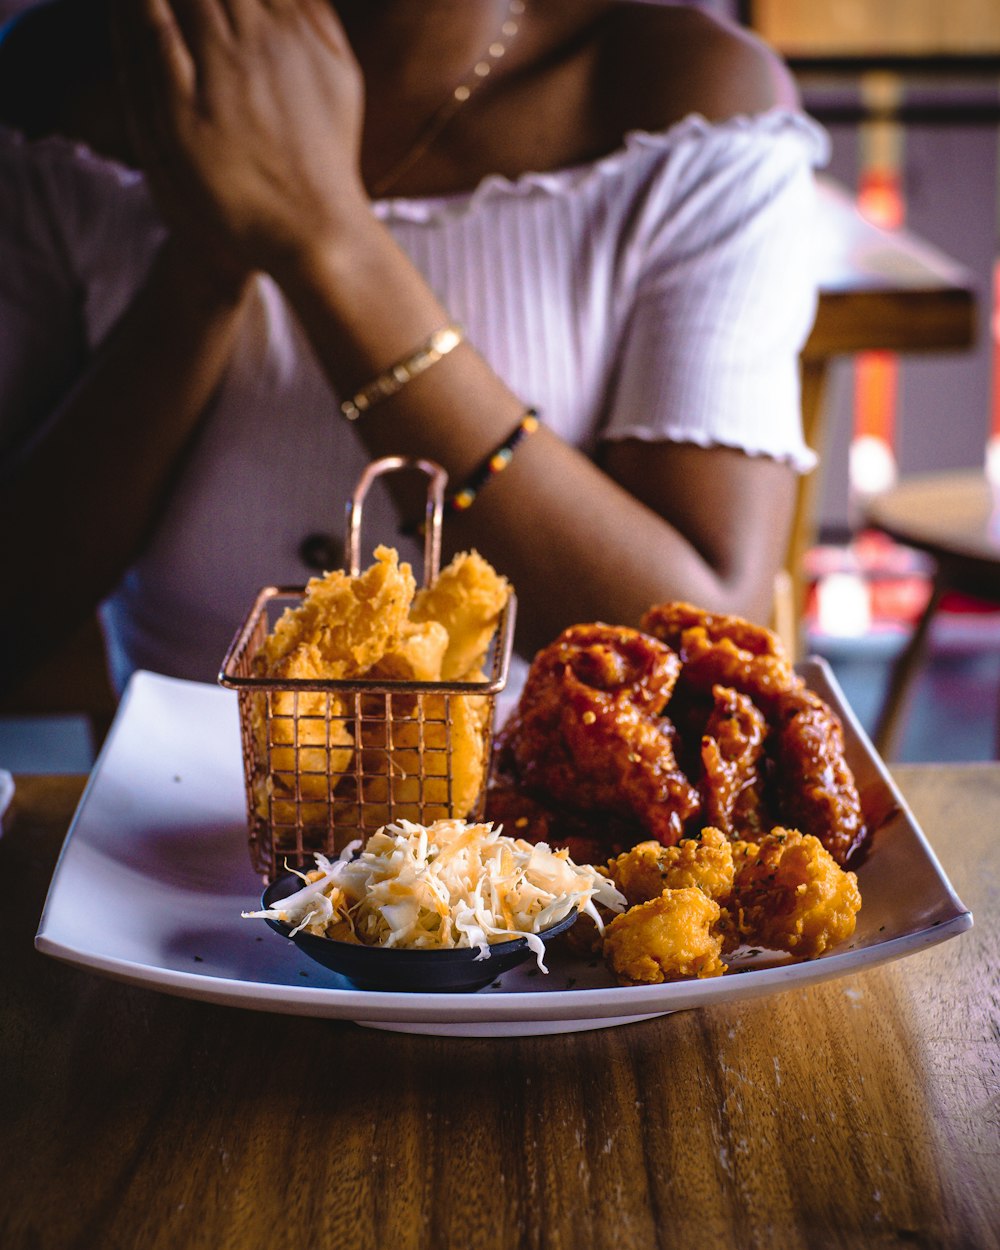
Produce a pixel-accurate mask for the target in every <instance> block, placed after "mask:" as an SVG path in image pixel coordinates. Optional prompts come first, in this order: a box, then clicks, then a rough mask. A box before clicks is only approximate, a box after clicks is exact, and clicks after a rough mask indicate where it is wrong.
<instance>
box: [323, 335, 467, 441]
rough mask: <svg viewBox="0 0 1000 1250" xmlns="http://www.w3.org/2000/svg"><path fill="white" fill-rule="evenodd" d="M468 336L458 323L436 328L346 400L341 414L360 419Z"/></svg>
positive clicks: (353, 419) (341, 406) (350, 419)
mask: <svg viewBox="0 0 1000 1250" xmlns="http://www.w3.org/2000/svg"><path fill="white" fill-rule="evenodd" d="M464 337H465V336H464V334H463V333H462V330H461V327H460V326H457V325H446V326H442V327H441V329H440V330H435V331H434V333H433V334H432V335H431V336H430V338H429V339H428V340H427V341H426V342H425V343H421V345H420V346H419V347H418V348H417V350H416V351H415V352H413V353H411V355H409V356H405V357H404V358H403V359H402V360H397V361H396V363H395V364H394V365H390V366H389V368H388V369H386V371H385V372H384V373H380V374H379V375H378V377H377V378H375V379H374V380H373V381H371V382H369V383H368V385H367V386H363V387H362V388H361V390H360V391H358V392H357V393H356V394H355V395H352V396H351V398H350V399H345V400H344V402H343V403H342V404H341V405H340V411H341V413H342V414H343V415H344V416H345V417H346V418H347V420H348V421H357V419H358V417H360V416H361V415H362V414H363V413H365V412H367V411H368V409H369V408H374V406H375V405H376V404H378V403H381V402H382V400H383V399H388V398H389V396H390V395H395V394H396V392H397V391H401V390H402V389H403V387H404V386H405V385H406V384H407V382H412V381H413V379H414V378H415V377H417V376H418V375H419V374H421V373H423V372H424V371H425V370H426V369H429V368H430V367H431V365H434V364H437V362H438V361H439V360H440V359H441V358H442V357H444V356H447V355H448V353H449V352H450V351H454V349H455V348H456V347H457V346H458V345H459V343H461V342H462V340H463V338H464Z"/></svg>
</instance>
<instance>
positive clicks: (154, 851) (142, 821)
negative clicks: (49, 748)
mask: <svg viewBox="0 0 1000 1250" xmlns="http://www.w3.org/2000/svg"><path fill="white" fill-rule="evenodd" d="M799 671H800V672H801V673H802V674H803V675H804V676H805V678H806V680H807V682H808V684H809V685H810V686H811V687H812V689H814V690H815V691H816V692H817V693H818V694H820V695H821V696H822V697H823V698H825V699H826V700H827V701H828V702H829V703H830V704H831V705H832V706H833V707H834V708H835V709H836V710H837V711H838V713H839V714H840V716H841V717H842V719H843V721H844V729H845V733H846V736H847V741H848V759H849V762H850V764H851V766H852V768H853V769H854V772H855V776H856V778H857V781H858V785H859V788H860V791H861V795H862V802H863V805H864V808H865V814H866V816H867V818H868V821H869V824H870V825H871V826H872V827H873V828H874V829H875V834H874V841H873V844H872V847H871V850H870V852H869V854H868V855H867V856H866V857H865V859H864V861H863V862H862V863H861V865H860V867H859V868H858V869H857V872H858V881H859V885H860V888H861V895H862V899H863V905H862V909H861V912H860V915H859V917H858V927H857V931H856V933H855V935H854V939H853V940H852V941H851V942H850V943H849V944H848V945H846V946H843V947H838V948H835V949H834V950H833V951H832V952H830V953H828V954H826V955H823V956H821V957H820V958H819V959H816V960H812V961H810V962H803V963H794V962H791V961H790V960H787V959H784V960H782V959H771V958H770V957H769V956H763V957H758V959H759V960H760V959H763V960H766V963H765V962H755V961H754V960H753V959H752V958H746V959H744V960H743V961H737V962H736V964H735V965H734V970H733V971H732V972H730V973H729V974H727V975H726V976H722V977H715V978H709V979H706V980H702V981H681V982H674V983H671V984H667V985H647V986H634V987H622V986H617V985H614V984H613V983H612V981H611V979H610V977H609V976H608V974H607V972H606V971H605V969H604V968H603V966H602V965H600V964H599V963H598V962H596V961H592V962H587V961H585V960H583V959H578V958H575V957H573V956H571V955H569V954H568V953H559V954H554V953H553V954H550V955H549V957H548V964H549V973H548V975H542V974H541V973H539V972H538V970H537V968H536V967H535V965H534V963H533V961H529V963H528V964H525V965H523V966H522V967H521V968H519V969H515V970H514V971H513V972H509V973H507V974H506V975H505V976H504V977H503V978H502V980H501V981H499V982H497V983H495V984H494V985H493V986H491V987H489V988H487V989H484V990H480V991H479V992H478V993H475V994H400V993H382V992H374V991H370V990H358V989H355V988H354V987H353V986H352V985H351V984H350V982H348V981H345V980H344V979H343V978H341V977H339V976H338V975H336V974H335V973H332V972H327V971H326V970H325V969H323V968H321V967H320V966H319V965H318V964H315V963H314V962H313V961H311V960H309V959H308V958H307V957H306V956H304V955H302V954H300V953H299V951H298V949H297V948H296V947H295V946H294V944H293V943H291V942H288V941H285V940H284V939H283V938H280V937H279V936H278V935H276V934H275V933H273V932H272V931H271V930H270V929H269V928H268V927H267V926H266V925H265V924H264V923H263V922H262V921H256V920H244V919H242V918H241V916H240V912H241V910H247V909H250V908H253V907H256V906H257V902H258V899H259V896H260V890H261V884H260V881H259V878H258V877H257V876H256V875H255V873H254V872H253V870H252V868H251V866H250V860H249V855H248V851H247V841H246V818H245V806H244V791H243V774H242V762H241V758H240V743H239V725H238V714H237V707H236V695H235V693H233V692H232V691H229V690H223V689H221V688H219V687H216V686H211V685H205V684H202V683H197V682H187V681H178V680H176V679H174V678H169V677H162V676H159V675H156V674H153V673H146V672H140V673H137V674H136V675H135V676H134V677H133V679H132V681H131V682H130V683H129V686H128V689H127V690H126V692H125V695H124V697H123V700H122V704H121V707H120V708H119V711H118V715H117V717H116V719H115V723H114V725H113V726H112V729H111V732H110V734H109V735H108V738H107V741H106V742H105V745H104V749H103V750H102V752H101V755H100V758H99V759H98V761H97V764H96V765H95V767H94V770H93V773H92V774H91V777H90V780H89V782H88V785H87V788H86V790H85V791H84V794H83V797H82V799H81V801H80V805H79V808H78V809H77V812H76V815H75V816H74V819H73V823H72V825H71V826H70V830H69V833H68V834H67V836H66V842H65V844H64V846H63V849H62V853H61V855H60V857H59V862H58V864H57V866H56V870H55V873H54V875H53V878H52V884H51V886H50V888H49V894H48V898H47V900H46V904H45V910H44V912H43V914H42V919H41V924H40V926H39V929H38V933H37V936H36V938H35V945H36V946H37V948H38V949H39V950H40V951H43V952H44V953H45V954H47V955H53V956H55V957H56V958H58V959H62V960H65V961H67V962H69V963H72V964H78V965H80V966H81V967H84V968H88V969H91V970H92V971H95V972H99V973H103V974H105V975H107V976H110V977H115V978H117V979H119V980H122V981H127V982H130V983H132V984H136V985H142V986H146V987H148V988H150V989H155V990H162V991H164V992H166V993H170V994H177V995H180V996H182V997H186V998H198V999H206V1000H209V1001H211V1002H216V1003H226V1004H229V1005H231V1006H235V1007H248V1008H254V1009H257V1010H261V1011H277V1012H285V1013H288V1014H292V1015H304V1016H330V1017H335V1018H341V1019H347V1020H354V1021H356V1022H358V1023H359V1024H366V1025H371V1026H374V1027H379V1028H388V1029H393V1028H395V1029H400V1030H405V1031H408V1032H423V1033H441V1034H451V1035H456V1036H515V1035H522V1034H532V1033H562V1032H572V1031H575V1030H578V1029H596V1028H602V1027H607V1026H611V1025H617V1024H625V1023H628V1022H631V1021H633V1020H641V1019H646V1018H648V1017H650V1016H656V1015H662V1014H664V1013H666V1012H670V1011H677V1010H679V1009H683V1008H688V1007H706V1006H710V1005H711V1004H713V1003H720V1002H728V1001H732V1000H735V999H743V998H751V997H757V996H759V995H762V994H769V993H774V992H776V991H778V990H784V989H791V988H794V987H795V986H802V985H810V984H812V983H814V982H817V981H822V980H826V979H828V978H831V977H837V976H842V975H844V974H846V973H854V972H858V971H861V970H862V969H864V968H869V967H872V966H873V965H875V964H879V963H884V962H886V961H887V960H890V959H896V958H899V957H900V956H902V955H908V954H911V953H912V952H913V951H916V950H921V949H923V948H924V947H926V946H931V945H934V944H935V943H937V942H942V941H944V940H945V939H946V938H950V937H954V936H955V935H957V934H959V933H962V932H963V931H964V930H966V929H968V928H969V927H970V925H971V924H972V915H971V913H970V912H969V911H968V910H967V909H966V908H965V907H964V906H963V905H962V903H961V902H960V901H959V899H958V898H957V897H956V895H955V892H954V891H953V889H952V888H951V885H950V883H949V881H948V879H947V878H946V876H945V875H944V873H943V871H942V869H941V867H940V865H939V864H938V862H937V859H936V857H935V855H934V853H933V851H932V850H931V848H930V846H929V845H928V843H927V841H926V839H925V837H924V835H923V833H922V832H921V830H920V829H919V828H918V826H917V824H916V822H915V821H914V819H913V817H912V815H911V813H910V812H909V810H908V808H907V806H906V804H905V802H904V801H903V798H902V796H901V795H900V793H899V791H898V790H897V789H896V787H895V785H894V783H893V781H892V779H891V778H890V776H889V774H888V773H887V771H886V769H885V767H884V766H883V764H882V762H881V761H880V760H879V758H878V757H877V755H876V754H875V752H874V750H873V748H872V746H871V744H870V743H869V742H868V740H867V738H866V737H865V735H864V733H863V731H862V730H861V728H860V726H859V725H858V724H857V722H856V721H855V719H854V716H853V714H852V713H851V712H850V709H849V708H847V706H846V705H845V703H844V699H843V696H842V694H841V692H840V690H839V688H838V687H837V686H836V684H835V682H834V681H833V678H832V676H831V674H830V672H829V669H828V668H827V666H826V665H825V664H824V663H823V662H822V661H817V660H812V661H808V662H807V663H805V664H803V665H801V666H800V669H799Z"/></svg>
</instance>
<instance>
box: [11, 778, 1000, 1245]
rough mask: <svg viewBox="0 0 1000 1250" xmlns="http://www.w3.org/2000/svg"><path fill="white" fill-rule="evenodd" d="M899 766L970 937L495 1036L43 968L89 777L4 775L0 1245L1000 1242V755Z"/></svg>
mask: <svg viewBox="0 0 1000 1250" xmlns="http://www.w3.org/2000/svg"><path fill="white" fill-rule="evenodd" d="M897 775H898V778H899V781H900V784H901V787H902V789H903V791H904V793H905V794H906V795H907V797H908V798H909V800H910V802H911V804H912V806H913V808H914V811H915V813H916V816H917V818H918V820H919V821H920V822H921V823H922V824H923V827H924V829H925V830H926V831H927V833H928V835H929V837H930V839H931V841H932V843H933V844H934V846H935V848H936V850H937V852H938V854H939V856H940V857H941V859H942V863H943V865H944V867H945V869H946V871H947V872H948V873H949V875H950V877H951V879H952V881H953V884H954V885H955V887H956V889H957V891H958V893H959V895H960V896H961V897H962V899H963V901H964V902H965V903H966V904H968V905H969V906H971V907H972V909H973V911H974V913H975V916H976V924H975V927H974V928H973V929H972V930H971V931H970V932H968V933H966V934H963V935H962V936H960V937H958V938H957V939H954V940H952V941H949V942H946V943H944V944H942V945H941V946H938V947H935V948H933V949H931V950H928V951H924V952H921V953H920V954H917V955H913V956H911V957H908V958H906V959H903V960H900V961H898V962H896V963H894V964H890V965H886V966H884V967H882V968H880V969H875V970H871V971H869V972H866V973H863V974H859V975H857V976H853V977H849V978H845V979H842V980H838V981H833V982H828V983H826V984H824V985H821V986H817V987H812V988H806V989H798V990H793V991H787V992H785V993H782V994H778V995H775V996H774V997H773V998H766V999H759V1000H754V1001H752V1002H749V1003H744V1004H734V1005H727V1006H721V1007H719V1008H717V1009H716V1008H713V1009H710V1010H697V1011H689V1012H683V1013H676V1014H674V1015H671V1016H666V1017H663V1018H661V1019H659V1020H654V1021H649V1022H645V1023H641V1024H633V1025H627V1026H622V1027H618V1028H612V1029H604V1030H595V1031H591V1032H583V1033H576V1034H568V1035H564V1036H554V1037H539V1038H511V1039H497V1040H481V1039H475V1040H461V1039H452V1038H433V1037H421V1036H409V1035H405V1034H394V1033H385V1032H379V1031H377V1030H371V1029H363V1028H360V1027H358V1026H355V1025H351V1024H341V1023H338V1022H334V1021H329V1020H320V1019H306V1018H297V1017H291V1016H280V1015H272V1014H265V1013H258V1012H251V1011H243V1010H238V1009H234V1008H226V1007H219V1006H215V1005H211V1004H203V1003H196V1002H191V1001H188V1000H184V999H180V998H174V997H169V996H166V995H161V994H157V993H155V992H153V991H151V990H148V989H138V988H132V987H129V986H125V985H122V984H118V983H115V982H112V981H110V980H105V979H102V978H101V977H99V976H96V975H93V974H90V973H88V972H84V971H80V970H78V969H74V968H71V967H69V966H66V965H62V964H60V963H58V962H56V961H54V960H52V959H48V958H46V957H44V956H41V955H39V954H37V953H36V952H35V951H34V949H33V946H32V939H33V936H34V932H35V928H36V926H37V922H38V917H39V914H40V911H41V906H42V902H43V898H44V892H45V889H46V886H47V883H48V880H49V877H50V875H51V872H52V868H53V865H54V862H55V858H56V855H57V852H58V847H59V845H60V842H61V839H62V837H63V835H64V833H65V830H66V827H67V824H68V821H69V818H70V815H71V813H72V810H73V807H74V805H75V803H76V801H77V799H78V797H79V794H80V791H81V786H82V779H79V778H64V777H51V778H35V777H31V778H29V777H24V778H19V779H18V790H17V797H16V800H15V803H16V806H15V810H14V812H13V816H12V818H11V819H10V820H9V822H8V826H7V829H6V832H5V834H4V836H3V838H2V839H0V871H2V879H3V881H4V883H5V887H6V888H5V891H4V912H5V915H4V921H5V923H4V925H3V944H4V963H3V966H4V972H5V975H4V999H5V1001H4V1009H3V1015H2V1025H0V1098H2V1107H3V1118H4V1128H5V1132H4V1135H3V1139H4V1150H3V1158H2V1166H0V1245H2V1246H4V1247H8V1248H11V1250H21V1248H24V1250H49V1248H55V1247H59V1248H62V1247H79V1248H80V1250H89V1248H90V1247H100V1248H101V1250H112V1248H116V1247H121V1248H122V1250H136V1248H139V1247H141V1248H142V1250H147V1248H160V1247H162V1248H164V1250H177V1248H181V1250H187V1248H189V1247H212V1248H213V1250H229V1248H239V1250H244V1248H246V1250H250V1248H254V1250H256V1247H261V1248H264V1247H268V1248H269V1250H278V1248H279V1247H280V1248H282V1250H283V1248H284V1247H288V1246H292V1247H296V1246H308V1247H322V1248H325V1247H365V1248H368V1247H371V1248H372V1250H375V1248H379V1250H382V1248H390V1250H395V1248H397V1247H398V1248H400V1250H405V1248H408V1247H462V1248H463V1250H478V1248H480V1247H484V1248H485V1247H488V1248H490V1250H499V1248H506V1247H551V1248H553V1250H555V1248H565V1250H577V1248H579V1247H612V1246H614V1247H664V1248H666V1247H678V1248H681V1250H683V1248H686V1247H696V1246H697V1247H699V1248H700V1250H703V1248H704V1247H713V1246H720V1247H727V1248H728V1247H733V1248H736V1250H742V1248H744V1247H747V1248H750V1247H754V1248H755V1247H761V1248H764V1247H768V1248H770V1247H775V1248H780V1250H796V1248H798V1247H803V1248H806V1247H808V1248H809V1250H817V1248H822V1247H864V1248H868V1247H883V1246H907V1247H912V1246H921V1247H955V1248H961V1250H990V1248H992V1247H997V1246H1000V1238H998V1233H997V1229H998V1227H1000V1200H998V1191H1000V1098H998V1093H1000V1071H998V1068H1000V1047H998V1036H1000V1023H998V1018H1000V1003H998V975H997V972H998V954H997V950H998V945H1000V941H998V939H1000V925H998V923H997V913H998V907H1000V898H998V894H1000V839H998V836H997V828H998V825H1000V765H998V766H994V765H989V764H985V765H968V766H939V767H927V766H920V767H912V766H911V767H906V768H902V767H901V768H899V769H898V770H897ZM81 906H86V900H85V899H81Z"/></svg>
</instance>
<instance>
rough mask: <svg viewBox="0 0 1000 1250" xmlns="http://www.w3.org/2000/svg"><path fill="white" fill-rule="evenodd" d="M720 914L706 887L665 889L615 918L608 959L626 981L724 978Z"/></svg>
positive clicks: (606, 946)
mask: <svg viewBox="0 0 1000 1250" xmlns="http://www.w3.org/2000/svg"><path fill="white" fill-rule="evenodd" d="M719 916H720V908H719V904H718V903H716V902H715V901H714V900H713V899H710V898H709V897H708V895H707V894H705V893H703V892H702V891H701V890H698V889H695V888H693V887H687V888H685V889H681V890H666V891H664V892H663V893H662V894H659V895H658V896H657V897H656V898H651V899H649V900H648V902H645V903H640V904H638V906H636V907H630V908H629V909H628V911H626V912H622V914H621V915H619V916H616V917H615V918H614V920H612V921H611V923H610V924H609V925H608V926H607V928H606V929H605V931H604V958H605V960H606V962H607V964H608V967H609V968H610V969H611V971H612V972H613V973H614V975H615V977H616V978H617V979H618V981H619V982H620V983H621V984H622V985H648V984H659V983H660V982H663V981H683V980H691V979H693V978H695V977H717V976H721V975H722V973H724V972H725V971H726V965H725V963H723V960H722V938H721V935H720V934H719V933H718V932H717V931H716V925H717V922H718V920H719Z"/></svg>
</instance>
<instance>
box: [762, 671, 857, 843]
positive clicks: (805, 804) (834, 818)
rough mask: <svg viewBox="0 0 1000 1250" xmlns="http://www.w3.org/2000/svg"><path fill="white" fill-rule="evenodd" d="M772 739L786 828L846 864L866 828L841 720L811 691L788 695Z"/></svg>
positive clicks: (781, 700) (779, 706) (779, 703)
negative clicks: (813, 840)
mask: <svg viewBox="0 0 1000 1250" xmlns="http://www.w3.org/2000/svg"><path fill="white" fill-rule="evenodd" d="M772 736H773V748H772V749H773V756H774V762H775V777H776V801H777V808H778V811H779V812H780V814H781V820H782V822H783V823H784V824H786V825H793V826H794V827H795V828H797V829H800V830H801V831H802V832H803V833H811V834H813V835H814V836H815V837H817V838H818V839H819V840H820V842H822V844H823V845H824V846H825V847H826V849H827V850H828V851H829V852H830V854H831V855H832V856H833V858H834V859H835V860H836V861H837V863H838V864H844V863H846V862H847V859H848V857H849V856H850V854H851V852H852V851H853V850H854V849H855V847H857V846H858V845H859V844H860V843H861V842H862V841H863V839H864V837H865V833H866V827H865V821H864V816H863V815H862V811H861V799H860V796H859V795H858V789H857V785H856V784H855V781H854V774H853V773H852V772H851V769H850V767H849V765H848V763H847V760H846V759H845V758H844V729H843V726H842V725H841V723H840V718H839V717H838V716H837V714H836V713H835V712H834V711H833V709H832V708H831V707H830V706H829V704H828V703H826V702H825V701H824V700H823V699H821V698H820V697H819V695H817V694H814V693H813V692H812V691H811V690H806V689H804V688H803V689H801V690H790V691H786V692H785V693H784V694H782V695H780V696H779V697H778V698H777V699H776V701H775V705H774V710H773V713H772Z"/></svg>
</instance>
